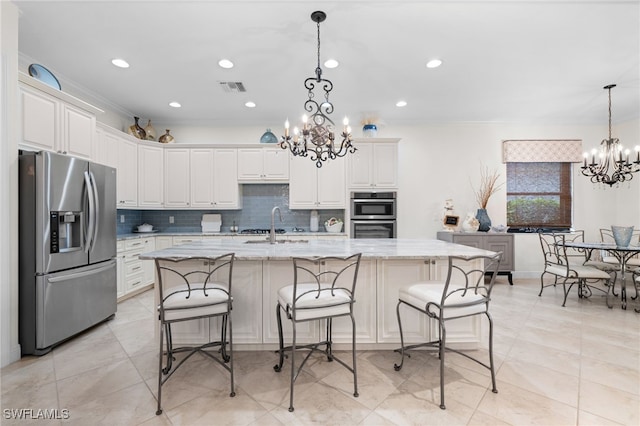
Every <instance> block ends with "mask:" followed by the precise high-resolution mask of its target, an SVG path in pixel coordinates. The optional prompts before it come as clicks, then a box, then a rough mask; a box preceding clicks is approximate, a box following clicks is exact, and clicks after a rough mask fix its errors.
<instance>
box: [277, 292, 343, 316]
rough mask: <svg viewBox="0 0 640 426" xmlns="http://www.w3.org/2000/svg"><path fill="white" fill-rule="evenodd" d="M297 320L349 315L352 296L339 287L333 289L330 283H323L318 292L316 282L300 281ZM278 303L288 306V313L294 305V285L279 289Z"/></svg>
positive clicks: (297, 294)
mask: <svg viewBox="0 0 640 426" xmlns="http://www.w3.org/2000/svg"><path fill="white" fill-rule="evenodd" d="M296 296H297V297H298V301H297V302H296V320H298V321H304V320H308V319H314V318H323V317H327V316H335V315H348V314H349V312H350V311H351V306H350V305H349V304H350V302H351V296H350V294H349V292H348V291H346V290H344V289H341V288H337V289H334V290H333V291H332V290H331V286H330V285H329V284H321V285H320V291H319V292H318V284H316V283H298V290H297V293H296ZM278 303H280V305H282V306H286V311H287V313H289V312H291V309H292V306H293V285H288V286H286V287H282V288H281V289H280V290H278Z"/></svg>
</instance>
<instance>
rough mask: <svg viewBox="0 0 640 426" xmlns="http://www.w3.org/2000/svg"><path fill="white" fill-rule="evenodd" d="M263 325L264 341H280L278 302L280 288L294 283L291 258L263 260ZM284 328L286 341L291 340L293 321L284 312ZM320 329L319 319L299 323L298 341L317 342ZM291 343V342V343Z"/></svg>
mask: <svg viewBox="0 0 640 426" xmlns="http://www.w3.org/2000/svg"><path fill="white" fill-rule="evenodd" d="M262 272H263V275H262V288H263V295H262V300H263V305H262V309H263V311H262V327H263V333H264V336H263V342H264V343H278V321H277V315H276V306H277V304H278V290H280V289H281V288H282V287H285V286H287V285H290V284H292V283H293V281H292V279H293V265H292V263H291V261H290V260H273V261H268V262H262ZM281 315H282V328H283V330H284V338H285V341H287V342H291V338H292V328H291V321H289V320H288V319H287V316H286V314H285V313H282V312H281ZM319 332H320V330H319V325H318V321H307V322H301V323H298V324H297V326H296V336H297V342H299V343H311V342H317V341H318V336H319V335H320V334H319ZM289 344H290V343H289Z"/></svg>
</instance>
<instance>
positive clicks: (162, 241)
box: [156, 236, 173, 250]
mask: <svg viewBox="0 0 640 426" xmlns="http://www.w3.org/2000/svg"><path fill="white" fill-rule="evenodd" d="M169 247H173V237H161V236H158V237H156V250H162V249H166V248H169Z"/></svg>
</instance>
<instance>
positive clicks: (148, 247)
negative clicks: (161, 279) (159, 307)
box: [141, 237, 156, 285]
mask: <svg viewBox="0 0 640 426" xmlns="http://www.w3.org/2000/svg"><path fill="white" fill-rule="evenodd" d="M142 240H143V241H144V246H143V249H142V252H143V253H148V252H151V251H155V249H156V239H155V237H145V238H143V239H142ZM141 262H142V270H143V271H144V284H145V285H146V284H152V285H153V284H154V283H155V281H156V263H155V261H153V260H142V261H141Z"/></svg>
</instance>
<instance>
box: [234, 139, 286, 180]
mask: <svg viewBox="0 0 640 426" xmlns="http://www.w3.org/2000/svg"><path fill="white" fill-rule="evenodd" d="M288 180H289V155H288V152H287V151H285V150H283V149H281V148H262V147H260V148H239V149H238V181H240V182H241V183H242V182H253V183H262V182H286V181H288Z"/></svg>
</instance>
